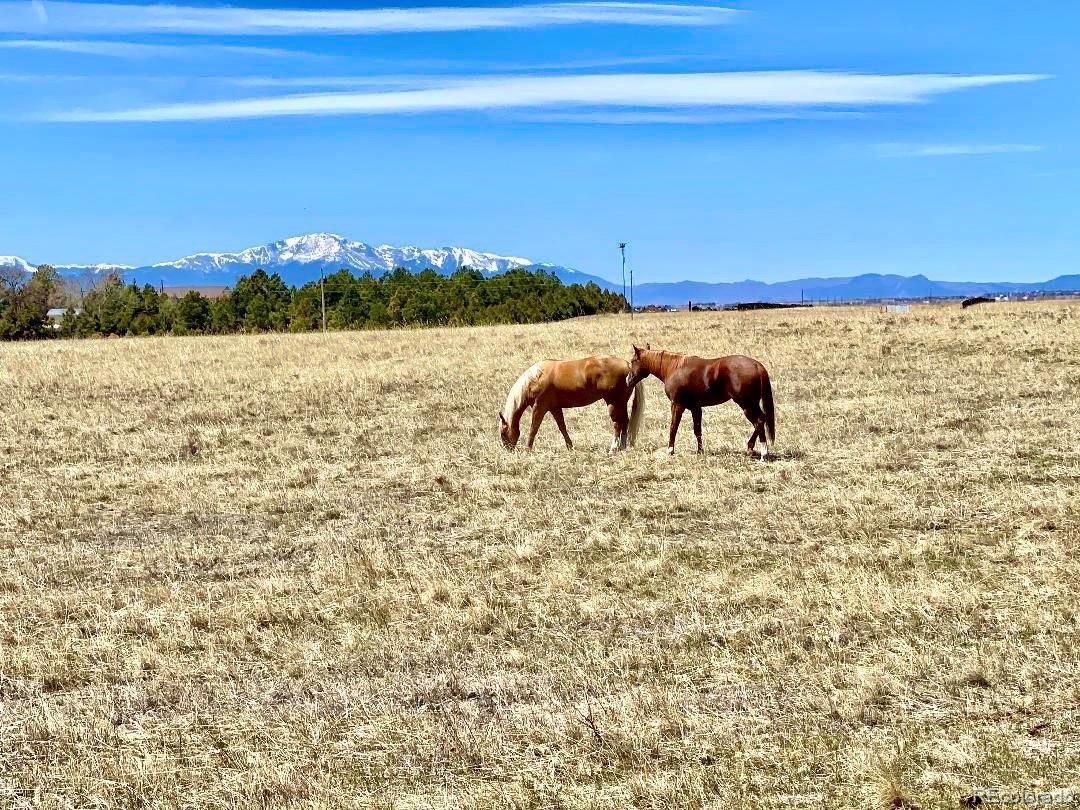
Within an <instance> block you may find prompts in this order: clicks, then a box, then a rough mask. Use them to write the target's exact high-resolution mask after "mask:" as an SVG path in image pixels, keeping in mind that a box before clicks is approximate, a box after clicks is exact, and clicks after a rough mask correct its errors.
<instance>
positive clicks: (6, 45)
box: [0, 39, 305, 59]
mask: <svg viewBox="0 0 1080 810" xmlns="http://www.w3.org/2000/svg"><path fill="white" fill-rule="evenodd" d="M0 48H3V49H7V50H26V51H59V52H63V53H78V54H86V55H88V56H110V57H117V58H120V59H148V58H153V57H161V56H165V57H175V56H201V55H205V54H228V53H234V54H239V55H246V56H273V57H287V56H303V55H305V54H304V52H303V51H290V50H286V49H283V48H260V47H256V46H248V45H214V44H196V45H158V44H147V43H143V42H116V41H109V40H91V39H5V40H0Z"/></svg>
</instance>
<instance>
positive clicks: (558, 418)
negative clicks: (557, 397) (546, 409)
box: [551, 408, 574, 450]
mask: <svg viewBox="0 0 1080 810" xmlns="http://www.w3.org/2000/svg"><path fill="white" fill-rule="evenodd" d="M551 415H552V417H554V419H555V424H556V425H558V426H559V432H560V433H562V437H563V439H565V440H566V449H567V450H573V449H574V443H573V442H572V441H570V434H569V433H567V432H566V422H565V421H563V414H562V408H552V409H551Z"/></svg>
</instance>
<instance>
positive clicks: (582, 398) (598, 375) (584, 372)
mask: <svg viewBox="0 0 1080 810" xmlns="http://www.w3.org/2000/svg"><path fill="white" fill-rule="evenodd" d="M629 372H630V364H629V363H627V362H626V361H625V360H623V359H622V358H621V357H585V358H582V359H581V360H544V361H541V362H539V363H535V364H533V365H532V366H530V367H529V368H528V369H526V370H525V373H524V374H522V375H521V376H520V377H518V381H517V382H516V383H514V387H513V388H511V389H510V393H509V395H507V397H506V405H504V406H503V409H502V412H501V413H500V414H499V422H500V424H499V435H500V436H501V437H502V443H503V445H504V446H505V447H506V449H507V450H513V449H514V448H515V447H517V443H518V437H519V436H520V432H521V431H520V424H521V415H522V414H523V413H525V411H526V409H528V408H529V406H532V409H533V412H532V425H531V426H530V427H529V439H528V441H527V442H526V446H527V447H529V448H530V449H532V446H533V440H534V439H535V438H536V431H537V430H539V429H540V423H541V422H542V421H544V416H546V415H547V414H548V413H550V414H551V415H552V416H553V417H555V424H556V425H558V426H559V430H560V431H561V432H562V435H563V438H564V439H565V440H566V447H567V449H568V450H573V449H574V443H573V442H572V441H570V434H569V433H567V432H566V422H564V421H563V408H580V407H581V406H583V405H591V404H592V403H594V402H598V401H599V400H601V399H602V400H604V401H605V402H606V403H607V406H608V413H609V414H610V415H611V421H612V423H613V424H614V426H615V435H614V437H612V439H611V451H612V452H614V451H615V450H616V449H619V450H623V449H625V448H626V446H627V444H628V443H629V444H631V445H633V443H634V441H635V439H637V434H638V429H639V428H640V427H641V419H642V416H643V414H644V412H645V385H644V383H638V384H637V385H636V386H635V385H630V384H628V383H627V376H628V375H629ZM631 395H632V396H633V398H634V403H633V406H632V408H631V410H630V413H629V414H628V413H627V411H626V406H627V403H628V402H629V401H630V397H631Z"/></svg>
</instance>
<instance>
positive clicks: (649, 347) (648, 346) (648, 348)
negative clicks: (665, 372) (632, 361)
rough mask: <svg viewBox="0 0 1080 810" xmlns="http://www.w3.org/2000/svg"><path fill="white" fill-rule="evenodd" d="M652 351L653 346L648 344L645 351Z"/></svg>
mask: <svg viewBox="0 0 1080 810" xmlns="http://www.w3.org/2000/svg"><path fill="white" fill-rule="evenodd" d="M650 349H652V346H651V345H650V344H648V343H646V344H645V351H649V350H650Z"/></svg>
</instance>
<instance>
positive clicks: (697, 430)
mask: <svg viewBox="0 0 1080 810" xmlns="http://www.w3.org/2000/svg"><path fill="white" fill-rule="evenodd" d="M690 415H691V416H693V417H694V438H695V439H697V451H698V453H704V452H705V448H704V447H702V446H701V408H700V407H697V408H691V409H690Z"/></svg>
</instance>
